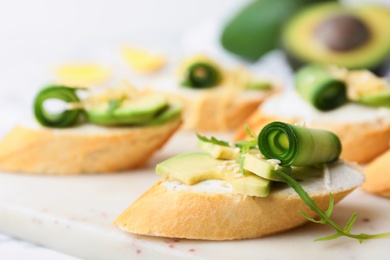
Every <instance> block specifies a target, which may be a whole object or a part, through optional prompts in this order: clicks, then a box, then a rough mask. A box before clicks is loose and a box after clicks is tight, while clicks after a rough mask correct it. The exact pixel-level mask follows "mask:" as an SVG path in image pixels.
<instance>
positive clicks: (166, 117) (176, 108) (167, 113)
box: [145, 102, 183, 125]
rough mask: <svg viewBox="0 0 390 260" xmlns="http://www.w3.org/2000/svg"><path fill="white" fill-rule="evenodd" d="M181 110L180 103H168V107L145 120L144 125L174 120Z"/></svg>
mask: <svg viewBox="0 0 390 260" xmlns="http://www.w3.org/2000/svg"><path fill="white" fill-rule="evenodd" d="M182 110H183V105H182V104H181V103H177V102H176V103H173V102H171V103H169V105H168V107H167V108H165V109H164V110H162V111H161V112H159V113H158V114H157V115H156V116H155V117H154V118H153V119H151V120H150V121H149V122H147V123H146V124H145V125H161V124H164V123H166V122H168V121H170V120H174V119H177V118H179V117H180V115H181V112H182Z"/></svg>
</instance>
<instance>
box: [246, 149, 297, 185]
mask: <svg viewBox="0 0 390 260" xmlns="http://www.w3.org/2000/svg"><path fill="white" fill-rule="evenodd" d="M243 168H244V169H245V170H247V171H249V172H251V173H254V174H256V175H258V176H260V177H262V178H264V179H267V180H272V181H282V180H281V179H280V178H279V177H278V176H276V175H275V174H274V173H273V172H272V170H275V164H272V163H271V162H270V161H266V160H264V159H262V158H259V157H258V156H257V155H255V154H246V155H245V158H244V165H243ZM277 170H279V171H283V172H284V173H287V174H290V173H291V168H289V167H281V166H279V167H278V169H277Z"/></svg>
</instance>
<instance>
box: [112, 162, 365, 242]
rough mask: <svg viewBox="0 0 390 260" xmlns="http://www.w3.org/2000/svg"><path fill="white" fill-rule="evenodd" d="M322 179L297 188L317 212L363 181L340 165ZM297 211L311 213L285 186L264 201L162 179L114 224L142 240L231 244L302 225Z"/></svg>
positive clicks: (218, 184) (216, 185) (215, 186)
mask: <svg viewBox="0 0 390 260" xmlns="http://www.w3.org/2000/svg"><path fill="white" fill-rule="evenodd" d="M328 169H329V171H325V172H324V175H323V176H322V178H321V177H320V178H319V177H318V176H317V177H307V178H304V179H303V180H302V181H301V182H300V184H301V185H302V187H303V188H304V189H305V190H306V191H307V192H308V194H309V195H310V196H311V197H312V199H313V200H314V201H315V202H316V203H317V205H318V206H319V207H321V208H322V209H326V208H327V207H328V205H329V198H330V197H329V193H332V195H333V197H334V200H335V203H337V202H339V201H340V200H341V199H343V198H344V197H345V196H346V195H347V194H349V193H350V192H352V191H353V190H354V189H355V188H356V187H358V186H360V185H361V184H362V182H363V176H362V174H361V173H360V172H359V171H357V170H356V168H355V167H354V166H353V165H350V164H345V163H344V162H343V161H339V162H336V163H334V164H332V165H330V166H329V168H328ZM299 210H301V211H303V212H305V213H306V214H308V215H309V216H311V217H315V214H314V213H313V212H312V211H311V210H310V209H309V208H308V207H307V206H306V205H305V203H304V202H303V201H302V200H301V199H300V197H299V196H298V195H297V194H296V193H295V191H294V190H293V189H292V188H290V187H288V186H287V185H281V186H276V187H274V188H273V191H272V192H271V194H270V195H269V196H268V197H251V196H245V195H241V194H236V193H233V192H232V189H231V186H230V185H229V184H228V183H227V182H225V181H221V180H206V181H203V182H200V183H198V184H196V185H191V186H188V185H185V184H183V183H181V182H179V181H175V180H161V181H159V182H158V183H157V184H155V185H154V186H152V187H151V188H150V189H149V190H148V191H147V192H146V193H144V194H143V195H142V196H141V197H140V198H138V199H137V200H136V201H135V202H134V203H133V204H132V205H130V206H129V207H128V208H127V209H126V210H125V211H124V212H123V213H122V214H121V215H120V216H118V217H117V219H116V220H115V221H114V224H115V225H116V226H118V227H119V228H120V229H122V230H124V231H127V232H130V233H135V234H142V235H150V236H161V237H172V238H173V237H174V238H187V239H205V240H232V239H245V238H258V237H262V236H266V235H271V234H275V233H280V232H283V231H286V230H289V229H292V228H295V227H297V226H300V225H302V224H304V223H305V222H307V219H306V218H304V217H303V216H301V215H300V213H299V212H298V211H299Z"/></svg>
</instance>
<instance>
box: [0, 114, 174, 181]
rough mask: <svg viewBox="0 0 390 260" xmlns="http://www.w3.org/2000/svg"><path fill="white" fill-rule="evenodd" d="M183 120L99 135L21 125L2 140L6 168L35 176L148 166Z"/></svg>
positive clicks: (0, 156)
mask: <svg viewBox="0 0 390 260" xmlns="http://www.w3.org/2000/svg"><path fill="white" fill-rule="evenodd" d="M180 125H181V120H174V121H170V122H169V123H166V124H163V125H158V126H148V127H129V128H121V129H114V130H113V129H112V128H106V127H99V131H97V132H93V131H92V132H91V131H77V129H49V128H28V127H23V126H17V127H15V128H14V129H13V130H12V131H11V132H10V133H9V134H8V135H6V136H5V137H4V139H3V140H2V141H1V142H0V170H2V171H10V172H21V173H29V174H50V175H75V174H85V173H110V172H117V171H122V170H127V169H130V168H135V167H140V166H142V165H144V164H145V163H146V162H147V161H148V159H149V158H150V157H151V156H152V154H153V153H154V152H156V151H157V150H158V149H160V148H161V147H162V146H163V145H164V144H165V142H166V141H167V140H168V139H169V138H170V137H171V135H172V134H173V133H174V132H175V131H176V130H177V129H178V128H179V127H180Z"/></svg>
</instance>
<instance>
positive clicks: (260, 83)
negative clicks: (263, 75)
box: [246, 80, 272, 90]
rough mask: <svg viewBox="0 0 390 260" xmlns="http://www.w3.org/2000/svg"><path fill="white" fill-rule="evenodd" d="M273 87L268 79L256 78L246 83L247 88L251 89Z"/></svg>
mask: <svg viewBox="0 0 390 260" xmlns="http://www.w3.org/2000/svg"><path fill="white" fill-rule="evenodd" d="M271 88H272V84H271V83H270V82H267V81H258V80H254V81H250V82H248V84H247V85H246V89H250V90H269V89H271Z"/></svg>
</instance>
